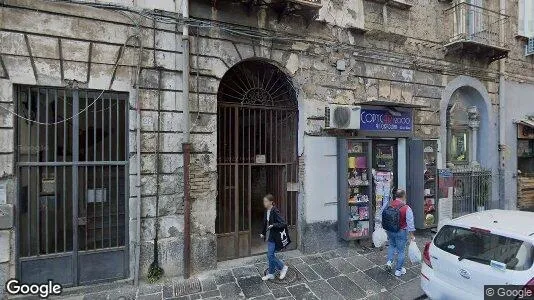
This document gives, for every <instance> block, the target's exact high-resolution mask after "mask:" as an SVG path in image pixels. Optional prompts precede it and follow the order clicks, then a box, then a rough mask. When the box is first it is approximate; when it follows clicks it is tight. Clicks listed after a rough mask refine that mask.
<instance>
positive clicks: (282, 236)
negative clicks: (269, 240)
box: [271, 226, 291, 251]
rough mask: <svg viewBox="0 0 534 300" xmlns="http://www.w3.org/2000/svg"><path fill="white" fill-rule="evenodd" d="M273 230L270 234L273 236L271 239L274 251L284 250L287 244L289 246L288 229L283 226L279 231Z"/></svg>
mask: <svg viewBox="0 0 534 300" xmlns="http://www.w3.org/2000/svg"><path fill="white" fill-rule="evenodd" d="M273 229H274V230H271V234H274V235H273V237H274V243H275V250H276V251H280V250H282V249H285V248H286V247H287V246H288V245H289V244H291V238H290V237H289V229H288V228H287V226H284V227H282V228H280V229H278V228H273Z"/></svg>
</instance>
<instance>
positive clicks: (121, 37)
mask: <svg viewBox="0 0 534 300" xmlns="http://www.w3.org/2000/svg"><path fill="white" fill-rule="evenodd" d="M171 2H172V1H171ZM130 18H131V19H130ZM132 22H136V23H139V29H137V28H136V26H134V25H133V24H132ZM137 30H139V32H140V35H141V40H142V44H143V53H142V59H141V62H140V64H141V68H142V72H141V79H140V84H139V87H140V91H139V95H138V97H139V108H140V111H141V119H142V122H141V197H142V198H141V218H142V219H141V220H142V224H141V228H142V229H141V230H142V232H141V239H142V242H141V270H140V271H141V273H142V276H145V275H146V272H147V271H148V266H149V265H150V263H151V262H152V259H153V239H154V236H155V222H156V208H155V202H156V198H157V197H159V211H158V212H157V213H158V215H159V217H158V220H159V222H160V231H159V259H160V264H161V266H162V267H163V269H164V271H165V274H166V275H167V276H178V275H180V274H182V252H183V250H182V249H183V242H182V241H183V208H182V206H183V205H182V201H183V199H182V197H183V158H182V142H183V128H182V124H183V114H182V112H183V105H184V101H183V100H182V44H181V43H182V42H181V32H179V31H176V28H175V26H174V25H169V24H161V23H157V24H154V23H153V22H152V21H151V20H148V19H146V18H140V17H139V15H136V14H132V13H119V12H118V11H112V10H107V9H98V8H93V7H90V6H86V5H76V4H66V3H53V2H46V1H22V0H21V1H3V6H0V77H1V79H0V105H2V107H6V108H8V109H10V110H13V107H14V106H13V101H14V99H13V94H12V93H13V85H15V84H29V85H38V86H59V87H65V86H73V85H75V86H78V87H79V88H82V89H85V88H87V89H95V90H102V89H107V88H108V85H109V84H110V81H111V80H112V75H113V68H114V65H115V63H116V60H117V58H119V53H120V48H121V47H122V46H123V44H124V43H125V41H126V40H127V39H128V37H129V36H131V35H133V34H136V33H137ZM137 53H138V50H137V48H136V40H135V39H131V40H130V41H129V43H128V46H127V47H126V48H125V50H124V53H123V55H122V56H121V57H120V58H119V61H118V67H117V70H116V74H115V76H114V81H113V85H112V86H111V89H112V90H116V91H124V92H128V93H129V100H130V101H129V103H130V105H129V121H128V123H129V131H128V137H129V151H130V154H129V173H130V179H129V189H130V190H129V193H128V195H129V199H127V201H126V205H127V207H129V217H130V221H129V237H130V240H129V241H128V243H129V246H130V275H133V266H134V257H135V255H134V254H135V252H134V249H135V243H134V242H135V237H136V228H137V227H136V223H137V220H136V203H137V201H138V199H136V190H137V187H136V174H137V165H136V161H137V158H136V150H137V149H136V143H135V140H136V110H135V109H136V106H137V104H136V99H137V95H136V92H135V87H134V83H135V69H136V67H137V64H138V61H137ZM160 75H161V77H160ZM160 80H161V89H159V86H160ZM158 99H161V112H160V114H159V118H158V112H157V106H158ZM193 110H194V111H195V113H196V110H197V109H196V108H193ZM199 116H200V118H201V119H202V120H204V119H206V118H207V119H209V118H210V117H211V114H210V113H208V114H206V112H205V111H202V112H200V113H199ZM158 122H159V124H160V131H159V132H157V131H156V130H157V124H158ZM14 124H15V117H14V116H13V115H12V114H10V113H8V112H7V111H6V110H3V109H0V140H1V141H2V143H0V145H1V146H0V185H1V184H6V185H7V187H8V197H7V202H8V203H9V204H11V205H16V203H17V193H16V178H15V174H16V172H15V166H16V162H15V161H14V153H15V149H14V139H13V135H14ZM158 134H159V140H160V145H159V153H160V154H159V165H156V154H155V152H156V145H157V144H156V135H158ZM197 149H198V148H197ZM197 152H200V154H199V153H197ZM202 153H203V150H195V152H194V153H193V157H194V162H193V165H194V166H195V165H196V164H197V160H198V159H200V158H202V156H200V155H202ZM158 176H159V182H158V181H157V177H158ZM157 184H159V194H157V193H156V185H157ZM14 240H15V231H14V230H7V231H1V232H0V241H1V242H0V279H4V278H7V277H13V276H14V273H15V267H14V266H15V252H14V251H15V243H14ZM9 241H11V242H9ZM6 253H7V254H10V255H7V254H6ZM6 255H7V256H6ZM2 282H3V281H2ZM0 286H1V288H3V287H4V286H3V284H2V285H0ZM1 294H2V292H1V290H0V295H1Z"/></svg>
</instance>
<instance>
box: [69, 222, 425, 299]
mask: <svg viewBox="0 0 534 300" xmlns="http://www.w3.org/2000/svg"><path fill="white" fill-rule="evenodd" d="M429 240H430V233H429V232H427V231H425V232H422V233H419V234H418V235H417V244H418V246H419V247H420V248H422V247H423V246H424V244H425V242H426V241H429ZM280 257H282V258H283V260H284V262H286V263H287V264H288V265H289V271H288V274H287V277H286V278H285V279H284V280H279V279H275V280H272V281H267V282H263V281H262V280H261V276H263V274H264V272H265V270H266V269H267V264H266V262H265V260H266V259H265V257H264V256H256V257H250V258H246V259H239V260H234V261H228V262H222V263H219V268H218V269H217V270H215V271H212V272H208V273H204V274H201V275H200V276H199V277H196V278H192V279H189V280H183V279H182V280H180V279H174V280H167V281H165V282H162V283H157V284H153V285H148V284H143V285H141V286H140V287H139V288H138V289H134V288H133V287H131V288H127V287H126V288H125V287H123V288H118V289H111V290H107V291H102V290H100V291H98V292H95V293H88V294H85V295H84V296H83V299H84V300H85V299H87V300H91V299H111V300H113V299H150V300H151V299H180V300H195V299H262V300H263V299H297V300H300V299H310V300H311V299H332V300H334V299H347V300H348V299H416V298H420V297H422V296H424V294H423V291H422V290H421V288H420V287H419V282H420V272H421V271H420V268H421V266H420V264H412V263H410V261H409V260H408V259H407V260H406V268H407V273H406V274H405V275H403V276H402V277H395V276H394V275H393V274H392V273H391V272H388V271H386V268H385V262H386V249H376V248H372V247H365V246H356V245H352V246H348V247H343V248H339V249H335V250H331V251H327V252H323V253H317V254H313V255H302V254H301V253H300V252H299V251H289V252H285V253H280ZM77 299H80V298H79V297H77Z"/></svg>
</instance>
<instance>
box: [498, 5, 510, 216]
mask: <svg viewBox="0 0 534 300" xmlns="http://www.w3.org/2000/svg"><path fill="white" fill-rule="evenodd" d="M499 10H500V13H501V26H500V42H501V45H504V43H505V37H504V36H505V34H506V32H505V27H504V16H503V15H504V14H505V13H506V0H500V2H499ZM505 72H506V61H505V59H504V58H502V59H500V60H499V185H500V186H499V199H500V200H499V202H501V203H498V204H499V207H498V208H501V209H503V208H507V207H506V206H508V204H507V203H506V202H507V201H506V197H505V195H506V194H505V187H506V172H505V171H506V170H505V149H504V148H505V145H506V140H505V135H506V91H505V90H506V83H505Z"/></svg>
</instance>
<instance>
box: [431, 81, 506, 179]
mask: <svg viewBox="0 0 534 300" xmlns="http://www.w3.org/2000/svg"><path fill="white" fill-rule="evenodd" d="M458 98H461V101H462V102H463V103H464V105H465V107H466V108H468V107H471V106H474V107H476V108H477V109H478V112H479V115H480V116H479V118H480V128H479V132H478V141H477V144H478V145H484V148H483V149H484V151H482V150H481V149H482V148H481V147H477V148H478V149H474V151H477V155H476V157H477V161H478V162H479V163H480V164H481V165H482V166H483V167H485V168H488V169H494V168H497V166H498V159H499V153H498V148H497V147H498V142H497V140H498V130H497V124H496V117H495V115H494V113H493V108H492V104H491V99H490V96H489V94H488V92H487V90H486V88H485V87H484V85H483V84H482V83H481V82H480V81H479V80H477V79H475V78H472V77H469V76H458V77H456V78H455V79H454V80H453V81H451V82H450V83H449V84H448V85H447V86H446V87H445V90H444V91H443V93H442V96H441V102H440V123H441V124H442V126H441V127H440V136H442V137H447V126H446V124H447V119H448V118H447V113H448V111H449V110H450V106H451V105H452V104H453V103H454V101H455V100H457V99H458ZM442 145H443V147H442V149H444V150H442V151H441V153H442V161H443V162H447V147H446V145H447V138H445V139H444V140H442Z"/></svg>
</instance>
